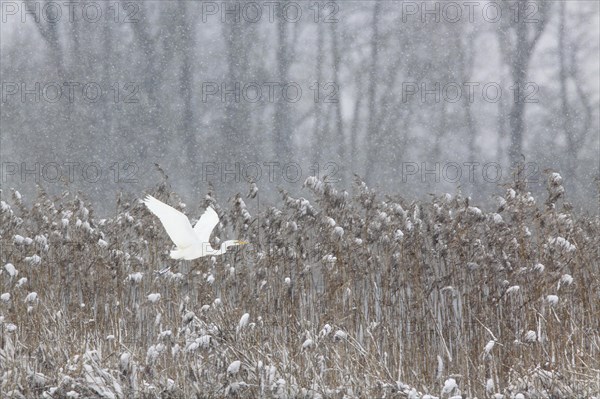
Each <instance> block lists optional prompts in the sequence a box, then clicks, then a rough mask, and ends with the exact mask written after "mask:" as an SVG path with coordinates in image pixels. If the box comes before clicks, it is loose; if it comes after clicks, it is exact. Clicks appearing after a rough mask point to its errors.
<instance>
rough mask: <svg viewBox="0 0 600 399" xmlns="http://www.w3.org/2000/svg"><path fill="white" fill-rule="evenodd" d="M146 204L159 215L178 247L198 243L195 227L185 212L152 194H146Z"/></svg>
mask: <svg viewBox="0 0 600 399" xmlns="http://www.w3.org/2000/svg"><path fill="white" fill-rule="evenodd" d="M144 204H146V206H147V207H148V209H150V211H151V212H152V213H153V214H155V215H156V216H158V218H159V219H160V222H161V223H162V225H163V227H164V228H165V230H166V231H167V234H168V235H169V237H171V240H173V243H174V244H175V245H177V247H178V248H186V247H189V246H191V245H194V244H197V243H198V241H197V238H196V234H195V233H194V229H193V228H192V225H191V224H190V221H189V219H188V218H187V216H185V215H184V214H183V213H181V212H179V211H178V210H177V209H175V208H173V207H171V206H169V205H167V204H165V203H163V202H160V201H159V200H157V199H156V198H154V197H153V196H151V195H148V196H146V198H145V199H144Z"/></svg>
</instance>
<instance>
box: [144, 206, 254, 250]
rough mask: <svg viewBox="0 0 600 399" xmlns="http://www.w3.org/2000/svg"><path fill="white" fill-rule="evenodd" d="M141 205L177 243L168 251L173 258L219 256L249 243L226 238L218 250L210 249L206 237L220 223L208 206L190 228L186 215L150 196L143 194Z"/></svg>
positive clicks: (207, 237)
mask: <svg viewBox="0 0 600 399" xmlns="http://www.w3.org/2000/svg"><path fill="white" fill-rule="evenodd" d="M144 204H146V206H147V207H148V209H150V211H151V212H152V213H153V214H155V215H156V216H158V218H159V219H160V222H161V223H162V225H163V227H164V228H165V230H166V231H167V234H168V235H169V237H171V240H172V241H173V243H174V244H175V245H176V246H177V248H175V249H174V250H172V251H171V258H173V259H186V260H192V259H196V258H201V257H203V256H211V255H222V254H224V253H225V252H226V251H227V248H229V247H232V246H235V245H244V244H248V243H247V242H245V241H239V240H227V241H224V242H223V243H222V244H221V247H220V248H219V249H213V248H212V247H211V245H210V242H209V238H210V233H211V232H212V231H213V229H214V228H215V226H216V225H217V224H218V223H219V215H217V212H215V210H214V209H213V208H212V207H210V206H209V207H208V208H207V209H206V212H204V214H203V215H202V216H201V217H200V219H199V220H198V221H197V222H196V225H195V226H194V227H193V228H192V224H191V223H190V221H189V219H188V218H187V216H185V215H184V214H183V213H181V212H179V211H178V210H177V209H175V208H173V207H171V206H169V205H167V204H165V203H164V202H161V201H159V200H157V199H156V198H154V197H153V196H151V195H148V196H146V198H144Z"/></svg>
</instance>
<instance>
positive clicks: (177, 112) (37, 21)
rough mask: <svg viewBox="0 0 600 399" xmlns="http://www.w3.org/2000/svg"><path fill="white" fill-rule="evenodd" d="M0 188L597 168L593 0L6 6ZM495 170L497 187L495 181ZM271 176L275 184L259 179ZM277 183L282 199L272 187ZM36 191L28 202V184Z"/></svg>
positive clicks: (392, 185)
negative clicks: (162, 177)
mask: <svg viewBox="0 0 600 399" xmlns="http://www.w3.org/2000/svg"><path fill="white" fill-rule="evenodd" d="M1 12H2V24H1V34H2V38H1V51H2V66H1V75H2V103H1V105H2V115H1V123H2V142H1V144H2V148H1V155H2V185H3V186H17V187H23V186H26V187H33V184H32V183H33V182H34V181H35V180H36V179H37V180H39V181H40V182H43V183H44V185H45V186H46V187H49V186H58V187H61V188H62V184H60V183H58V181H59V180H61V179H62V180H67V181H69V183H70V185H71V186H73V187H75V188H77V189H83V190H85V191H88V192H92V193H95V195H97V196H98V199H100V200H102V199H107V198H112V197H111V196H112V194H113V193H115V192H117V191H118V190H128V191H132V192H135V191H137V190H139V189H141V188H142V187H145V186H147V185H148V184H149V183H150V182H152V181H156V179H157V175H156V173H155V169H154V167H153V164H154V163H159V164H160V165H161V166H162V167H163V168H164V169H165V170H166V171H167V174H169V175H170V178H171V181H172V182H173V185H174V187H173V189H174V190H176V191H178V192H180V193H181V194H182V195H183V197H184V198H188V199H190V200H198V199H199V195H201V194H202V193H203V192H205V191H206V183H207V182H208V181H212V182H213V183H214V185H215V187H216V188H217V189H218V190H222V191H223V192H224V193H228V194H230V193H233V192H234V191H238V190H245V188H244V187H245V182H244V180H245V178H250V177H253V178H254V179H256V180H259V181H260V182H261V183H262V184H261V186H262V187H265V186H266V187H267V188H268V187H275V186H287V187H291V186H293V187H298V184H292V185H290V184H288V183H297V181H303V180H304V179H305V178H306V177H307V176H309V175H312V174H315V173H318V174H319V175H320V176H321V177H323V176H324V175H328V176H329V178H330V181H334V180H337V179H339V180H340V183H341V186H343V187H350V186H351V184H350V183H351V181H352V174H353V173H358V174H359V175H360V176H361V177H363V178H365V179H366V181H367V182H368V183H369V184H370V185H371V186H375V187H380V188H382V189H383V190H384V191H385V190H388V189H390V191H399V192H402V193H407V194H412V195H415V194H425V193H429V192H441V191H453V190H454V188H455V187H456V186H457V185H460V186H461V187H462V189H463V192H464V193H465V194H467V195H472V194H475V195H479V196H482V197H484V198H489V195H490V194H491V193H492V192H494V191H495V190H497V184H499V183H501V182H503V181H505V180H506V179H507V178H508V176H509V174H510V172H509V169H508V167H509V165H510V164H511V162H513V161H520V160H522V159H523V158H522V155H523V156H524V157H525V161H526V162H530V164H528V168H527V169H526V173H527V174H528V176H530V177H531V178H532V180H536V179H539V180H540V187H541V186H542V184H541V181H542V180H543V178H542V175H543V173H542V171H543V169H544V168H547V167H550V168H553V169H556V170H560V171H561V173H562V175H563V177H564V178H565V185H566V186H567V187H568V188H569V192H570V193H571V195H572V197H571V200H573V202H575V203H578V204H582V205H585V204H587V206H589V204H590V203H592V204H595V203H596V201H589V198H590V196H593V195H594V192H595V190H594V188H593V186H594V185H593V182H594V178H595V177H596V176H597V173H598V161H599V155H598V145H599V141H598V95H599V92H598V91H599V89H598V87H599V85H598V83H599V82H598V72H599V65H598V57H597V55H598V51H599V45H598V37H599V27H598V14H599V8H598V4H597V3H596V2H589V1H574V2H542V1H491V2H489V1H482V2H434V1H432V2H409V1H381V2H374V1H347V2H304V1H299V2H288V1H274V2H236V1H223V2H221V1H219V2H206V1H144V2H135V1H120V2H100V1H78V2H65V3H63V2H51V1H3V2H2V10H1ZM499 173H501V176H500V175H499ZM265 183H269V184H265ZM273 191H274V192H275V190H273ZM32 192H33V191H32Z"/></svg>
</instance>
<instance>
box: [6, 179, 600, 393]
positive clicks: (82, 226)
mask: <svg viewBox="0 0 600 399" xmlns="http://www.w3.org/2000/svg"><path fill="white" fill-rule="evenodd" d="M549 179H550V182H549V196H548V199H547V200H546V201H545V202H536V201H535V200H534V199H533V198H532V197H531V195H530V193H529V192H527V190H526V187H525V185H524V184H522V182H515V183H514V184H512V185H511V186H510V187H507V188H506V192H505V193H502V195H501V201H499V203H500V208H499V209H493V212H490V213H487V212H485V211H483V209H486V205H485V204H482V205H481V206H479V207H477V206H475V204H471V203H469V202H470V201H469V200H468V198H463V197H462V196H461V195H460V194H456V195H454V196H451V195H449V194H446V195H442V196H440V197H434V198H433V199H432V200H431V201H430V202H410V201H407V200H405V199H403V198H401V197H385V198H382V197H379V196H378V195H377V193H376V192H374V191H372V190H370V189H369V188H368V187H367V186H366V185H365V184H364V183H362V182H360V181H357V182H356V185H355V187H354V189H353V193H354V194H353V195H348V194H347V193H346V192H342V191H339V190H338V189H337V188H335V187H333V186H331V185H329V184H327V183H325V182H322V181H320V180H319V179H317V178H310V179H308V180H307V181H306V183H305V186H304V189H303V191H302V195H303V197H298V198H296V197H294V196H292V195H291V194H290V193H287V192H282V193H281V198H282V201H281V203H280V204H279V205H278V206H277V207H275V206H264V205H262V204H258V202H257V201H258V199H257V198H258V197H256V198H254V197H253V196H250V198H249V199H247V201H248V206H247V205H246V203H245V202H244V201H243V200H242V199H241V196H237V197H236V198H234V199H233V200H232V202H231V203H226V202H220V201H218V200H217V199H215V198H214V197H212V196H211V195H207V197H206V204H209V203H210V204H212V205H213V206H214V207H215V209H216V210H217V212H218V213H219V214H220V216H221V219H222V223H221V225H220V226H219V227H218V228H217V231H216V232H215V233H214V236H213V239H214V240H218V239H219V238H220V237H221V234H223V236H225V235H227V233H229V234H231V233H233V234H234V235H235V236H236V237H238V238H239V239H243V240H246V241H249V242H250V243H251V245H249V246H247V247H245V248H240V249H239V250H238V251H235V252H232V253H228V254H226V255H225V256H223V257H217V258H213V259H208V258H207V259H198V260H194V261H191V262H183V261H173V260H171V259H170V258H169V256H168V253H169V249H170V247H171V244H170V240H169V238H168V237H167V236H166V234H165V233H164V230H163V229H162V227H161V226H160V224H159V223H158V222H157V221H156V220H155V218H154V217H153V216H152V215H151V214H149V212H147V210H146V209H145V208H144V206H143V205H142V204H140V202H139V201H138V200H136V199H134V198H132V199H130V200H129V201H125V200H124V199H120V200H119V203H118V204H117V209H116V211H115V214H114V216H113V217H111V218H108V219H105V220H98V219H96V218H95V216H94V210H93V209H92V207H91V205H90V204H88V203H87V202H86V201H85V200H84V199H82V198H81V197H79V196H78V195H75V194H73V193H69V192H66V193H65V194H64V195H63V196H61V197H60V198H55V199H53V198H49V197H48V196H47V195H46V194H45V193H44V192H43V191H42V190H40V192H39V195H38V197H37V198H34V199H28V198H23V199H21V198H20V197H19V196H17V195H16V192H13V196H12V197H13V198H12V201H11V200H10V199H7V198H4V201H3V202H2V207H1V208H0V235H1V238H0V240H1V242H0V244H1V247H2V251H1V259H0V262H1V263H0V265H2V267H1V268H0V293H1V294H2V295H1V298H0V299H1V301H0V343H1V347H0V364H1V365H2V367H1V369H0V370H1V371H0V373H1V375H0V378H1V380H0V396H2V397H3V398H4V397H7V398H10V397H15V398H21V397H26V398H37V397H72V398H76V397H79V398H84V397H85V398H96V397H97V398H100V397H105V398H110V397H113V398H167V397H171V398H184V397H185V398H187V397H203V398H204V397H206V398H220V397H225V396H232V397H238V398H260V397H264V398H294V397H297V398H328V397H347V398H364V397H389V398H426V397H429V398H434V397H443V398H447V397H462V396H466V397H475V396H478V397H480V398H481V397H501V395H504V396H503V397H505V398H509V397H514V398H517V397H538V398H550V397H591V396H594V395H596V396H598V393H599V392H600V382H599V381H600V371H599V370H600V347H599V346H598V343H599V342H600V333H599V331H600V294H599V292H600V286H599V284H600V283H599V281H600V280H599V276H600V259H599V253H598V247H600V220H599V219H598V216H597V215H596V216H585V217H584V216H578V215H575V214H572V213H571V212H572V211H571V210H570V209H571V208H570V207H569V206H563V203H562V201H563V198H564V196H565V195H566V194H565V193H564V192H563V191H561V190H558V191H557V188H556V187H557V185H559V184H560V180H559V179H557V177H556V176H555V175H552V176H550V178H549ZM166 187H167V185H166V183H162V184H161V185H160V186H159V187H157V188H156V189H155V190H153V191H152V194H153V195H155V196H156V197H157V198H159V199H161V200H162V201H165V202H169V203H171V204H173V205H175V206H180V208H182V205H181V201H180V200H179V199H178V198H177V196H176V195H174V194H172V193H170V192H168V190H167V189H166ZM256 190H257V188H256V187H255V186H254V187H251V188H250V192H251V193H252V192H254V191H256ZM557 192H560V195H558V196H557V194H556V193H557ZM28 203H32V205H31V206H27V205H26V204H28ZM177 204H179V205H177ZM259 205H260V206H259ZM185 211H186V212H189V213H195V215H194V214H191V215H190V216H191V217H194V216H196V215H198V214H200V210H199V209H197V210H195V211H194V210H191V209H186V210H185ZM227 229H229V230H233V232H231V231H226V230H227ZM29 237H35V238H34V239H31V238H29ZM27 238H29V239H27ZM215 243H216V241H215Z"/></svg>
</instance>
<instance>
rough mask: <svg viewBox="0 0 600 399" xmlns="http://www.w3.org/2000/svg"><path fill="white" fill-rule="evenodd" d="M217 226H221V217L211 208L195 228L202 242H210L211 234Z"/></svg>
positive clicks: (201, 217)
mask: <svg viewBox="0 0 600 399" xmlns="http://www.w3.org/2000/svg"><path fill="white" fill-rule="evenodd" d="M217 224H219V215H217V212H215V210H214V209H212V208H211V207H210V206H209V207H208V208H207V209H206V212H204V213H203V214H202V216H200V219H199V220H198V221H197V222H196V225H195V226H194V232H195V233H196V236H197V237H198V240H199V241H200V242H209V241H208V240H209V238H210V233H211V232H212V231H213V229H214V228H215V226H216V225H217Z"/></svg>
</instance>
